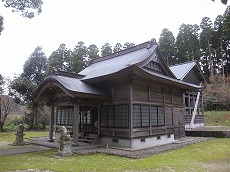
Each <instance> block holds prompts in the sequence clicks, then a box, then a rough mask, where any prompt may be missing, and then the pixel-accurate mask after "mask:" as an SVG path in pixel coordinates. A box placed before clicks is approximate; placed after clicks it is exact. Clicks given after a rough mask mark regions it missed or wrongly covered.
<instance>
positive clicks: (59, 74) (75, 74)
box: [53, 70, 84, 79]
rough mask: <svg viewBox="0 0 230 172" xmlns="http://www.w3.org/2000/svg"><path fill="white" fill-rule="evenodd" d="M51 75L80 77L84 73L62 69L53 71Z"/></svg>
mask: <svg viewBox="0 0 230 172" xmlns="http://www.w3.org/2000/svg"><path fill="white" fill-rule="evenodd" d="M53 75H58V76H64V77H70V78H76V79H81V78H83V77H84V75H80V74H77V73H73V72H67V71H62V70H57V71H55V72H54V73H53Z"/></svg>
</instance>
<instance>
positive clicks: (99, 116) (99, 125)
mask: <svg viewBox="0 0 230 172" xmlns="http://www.w3.org/2000/svg"><path fill="white" fill-rule="evenodd" d="M100 109H101V104H99V106H98V115H97V134H98V135H100V134H101V111H100Z"/></svg>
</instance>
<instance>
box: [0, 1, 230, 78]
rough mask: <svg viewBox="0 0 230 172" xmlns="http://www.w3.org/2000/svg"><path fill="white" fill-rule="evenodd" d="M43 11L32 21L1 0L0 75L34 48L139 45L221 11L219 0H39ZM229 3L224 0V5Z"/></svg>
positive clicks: (16, 67)
mask: <svg viewBox="0 0 230 172" xmlns="http://www.w3.org/2000/svg"><path fill="white" fill-rule="evenodd" d="M43 1H44V4H43V11H42V13H41V14H40V15H38V16H36V17H35V18H33V19H26V18H23V17H21V16H19V15H18V14H15V13H12V12H11V11H10V10H9V9H6V8H5V7H4V6H3V3H2V2H0V15H2V16H3V17H4V28H5V30H4V31H3V32H2V35H0V60H1V62H0V74H2V75H3V76H4V77H8V76H11V77H12V76H14V74H20V73H21V72H22V69H23V65H24V63H25V61H26V60H27V59H28V58H29V56H30V54H32V53H33V51H34V49H35V48H36V47H37V46H41V47H42V48H43V49H44V51H45V53H46V55H47V57H49V55H50V54H51V52H52V51H55V50H57V48H58V47H59V45H60V44H61V43H65V44H66V46H67V47H68V48H70V49H73V48H74V46H75V45H76V44H77V42H79V41H83V42H84V43H85V45H86V46H89V45H90V44H96V45H97V46H98V48H99V49H100V48H101V46H102V45H103V44H104V43H106V42H108V43H110V44H111V45H112V46H114V45H115V44H116V43H118V42H120V43H121V44H124V43H125V42H132V43H135V44H139V43H142V42H145V41H148V40H151V39H152V38H156V39H157V42H158V40H159V37H160V34H161V31H162V30H163V29H164V28H168V29H169V30H170V31H172V32H173V34H174V36H175V37H176V36H177V34H178V29H179V27H180V25H181V24H182V23H185V24H198V25H199V24H200V22H201V19H202V18H203V17H205V16H206V17H210V18H211V20H212V21H214V20H215V18H216V17H217V15H219V14H221V15H222V14H223V13H224V11H225V10H226V7H227V6H226V5H224V4H222V3H221V0H215V1H216V2H213V1H212V0H43ZM229 4H230V3H229V2H228V5H229Z"/></svg>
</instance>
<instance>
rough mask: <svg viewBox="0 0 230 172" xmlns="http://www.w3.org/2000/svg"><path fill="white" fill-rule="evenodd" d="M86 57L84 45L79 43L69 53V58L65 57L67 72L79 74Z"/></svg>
mask: <svg viewBox="0 0 230 172" xmlns="http://www.w3.org/2000/svg"><path fill="white" fill-rule="evenodd" d="M86 57H87V47H86V46H85V45H84V42H82V41H80V42H78V44H77V45H76V46H75V48H74V49H73V51H72V52H70V56H67V57H66V66H67V69H66V70H67V71H68V72H75V73H78V72H80V71H81V70H82V69H83V68H84V67H85V63H84V61H85V60H86Z"/></svg>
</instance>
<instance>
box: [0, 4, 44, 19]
mask: <svg viewBox="0 0 230 172" xmlns="http://www.w3.org/2000/svg"><path fill="white" fill-rule="evenodd" d="M2 2H3V3H4V6H5V7H6V8H10V9H11V10H12V12H17V13H21V15H22V16H23V17H26V18H33V17H34V16H35V14H37V15H38V14H40V13H41V12H42V4H43V1H42V0H2Z"/></svg>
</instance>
